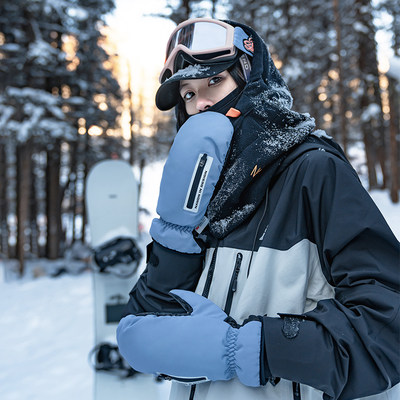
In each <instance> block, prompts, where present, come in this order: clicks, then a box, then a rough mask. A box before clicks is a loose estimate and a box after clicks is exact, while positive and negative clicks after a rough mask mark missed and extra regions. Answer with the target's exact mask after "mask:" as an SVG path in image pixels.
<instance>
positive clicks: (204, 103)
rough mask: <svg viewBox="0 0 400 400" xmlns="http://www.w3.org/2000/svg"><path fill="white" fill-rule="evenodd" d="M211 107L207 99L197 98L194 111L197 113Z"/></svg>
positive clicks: (210, 102)
mask: <svg viewBox="0 0 400 400" xmlns="http://www.w3.org/2000/svg"><path fill="white" fill-rule="evenodd" d="M212 105H213V103H212V101H211V100H210V99H208V98H207V97H204V96H202V97H200V96H199V97H198V99H197V102H196V109H197V111H198V112H201V111H205V110H207V108H210V107H211V106H212Z"/></svg>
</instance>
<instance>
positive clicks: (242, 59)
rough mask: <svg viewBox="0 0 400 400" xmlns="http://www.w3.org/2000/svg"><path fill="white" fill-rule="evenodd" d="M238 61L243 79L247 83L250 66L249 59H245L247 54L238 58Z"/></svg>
mask: <svg viewBox="0 0 400 400" xmlns="http://www.w3.org/2000/svg"><path fill="white" fill-rule="evenodd" d="M239 61H240V65H241V66H242V70H243V75H244V79H245V80H246V82H248V81H249V79H250V73H251V64H250V61H249V58H248V57H247V54H242V55H241V56H240V58H239Z"/></svg>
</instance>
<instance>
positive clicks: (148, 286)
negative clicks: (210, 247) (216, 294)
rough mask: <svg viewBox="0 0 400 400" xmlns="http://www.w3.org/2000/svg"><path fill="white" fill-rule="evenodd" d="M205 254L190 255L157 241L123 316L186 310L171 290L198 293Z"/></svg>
mask: <svg viewBox="0 0 400 400" xmlns="http://www.w3.org/2000/svg"><path fill="white" fill-rule="evenodd" d="M203 260H204V254H203V253H200V254H186V253H179V252H177V251H174V250H170V249H167V248H166V247H164V246H162V245H160V244H159V243H157V242H155V241H153V242H151V243H150V244H149V245H148V246H147V260H146V262H147V265H146V268H145V270H144V272H143V273H142V274H141V276H140V277H139V279H138V282H137V283H136V285H135V286H134V287H133V289H132V290H131V292H130V293H129V302H128V304H127V306H126V308H125V312H124V315H123V317H125V316H126V315H129V314H140V313H144V312H146V313H149V312H150V313H180V312H182V307H181V306H180V304H179V303H178V302H177V301H175V300H174V298H173V297H172V296H171V295H170V294H169V291H170V290H173V289H183V290H190V291H194V290H195V288H196V285H197V281H198V279H199V277H200V274H201V271H202V266H203Z"/></svg>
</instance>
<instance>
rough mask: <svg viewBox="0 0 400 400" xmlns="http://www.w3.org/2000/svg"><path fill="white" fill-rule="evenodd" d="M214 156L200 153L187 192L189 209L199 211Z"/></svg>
mask: <svg viewBox="0 0 400 400" xmlns="http://www.w3.org/2000/svg"><path fill="white" fill-rule="evenodd" d="M212 162H213V158H212V157H210V156H208V155H207V154H205V153H204V154H199V157H198V159H197V162H196V166H195V167H194V171H193V175H192V179H191V181H190V185H189V189H188V192H187V194H186V200H185V207H184V209H185V210H187V211H191V212H194V213H197V212H198V211H199V206H200V201H201V198H202V196H203V193H204V187H205V185H206V181H207V177H208V173H209V172H210V169H211V164H212Z"/></svg>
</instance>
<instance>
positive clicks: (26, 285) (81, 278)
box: [0, 163, 400, 400]
mask: <svg viewBox="0 0 400 400" xmlns="http://www.w3.org/2000/svg"><path fill="white" fill-rule="evenodd" d="M162 165H163V163H156V164H152V165H150V166H149V167H148V168H146V169H145V171H144V175H143V178H144V180H143V192H142V200H141V205H142V206H143V207H146V209H148V211H149V215H141V222H142V223H143V224H144V231H145V232H147V230H148V228H149V223H150V221H151V219H152V218H153V217H154V214H155V207H156V199H157V196H158V188H159V182H160V178H161V173H162ZM371 196H372V198H373V199H374V201H375V202H376V204H377V205H378V207H379V208H380V210H381V211H382V213H383V215H384V216H385V218H386V220H387V222H388V224H389V225H390V226H391V228H392V230H393V231H394V233H395V235H396V236H397V237H398V238H400V204H398V205H394V204H392V203H391V202H390V199H389V195H388V193H387V192H382V191H373V192H372V193H371ZM148 241H149V236H148V235H147V234H146V233H144V234H143V235H142V239H141V241H140V245H141V247H142V249H143V250H144V246H145V245H146V244H147V243H148ZM42 262H43V263H44V261H42ZM143 262H144V261H143ZM44 267H45V265H41V264H40V261H38V264H37V265H36V267H35V268H32V270H31V272H32V273H31V274H28V275H27V276H26V277H25V278H23V279H21V280H11V281H10V280H8V281H7V282H6V281H5V276H4V275H5V273H4V264H3V263H2V262H0V304H1V305H2V315H1V318H0V338H1V340H0V354H1V357H0V398H1V399H2V400H27V399H29V400H53V399H57V400H71V399H78V400H80V399H84V400H87V399H92V398H93V378H94V374H93V371H92V369H91V367H90V366H89V363H88V360H87V358H88V354H89V352H90V350H91V349H92V347H93V344H94V343H93V342H94V335H93V298H92V280H91V271H90V270H89V269H85V270H84V271H83V272H80V273H79V269H78V268H77V269H75V271H74V273H73V274H62V275H60V276H59V277H58V278H50V277H48V276H40V275H41V274H40V272H41V271H42V268H44ZM142 267H143V265H142ZM35 276H36V278H35ZM144 378H145V376H143V377H136V378H134V379H138V381H137V382H138V385H139V384H140V385H142V387H144V389H143V396H142V397H141V399H146V400H153V399H154V400H164V399H168V391H169V383H167V382H162V383H156V382H154V381H153V380H151V379H150V380H149V379H147V380H146V381H144ZM143 382H145V384H143ZM146 385H147V386H146ZM148 385H156V390H151V388H150V386H148ZM146 387H147V389H146ZM152 388H153V389H154V386H152ZM150 393H153V395H151V394H150ZM152 396H155V397H152ZM113 400H118V397H117V396H114V399H113Z"/></svg>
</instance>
